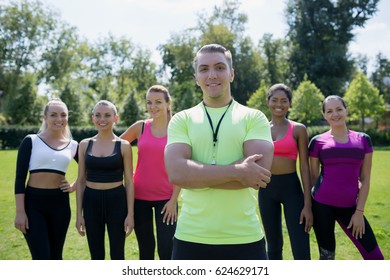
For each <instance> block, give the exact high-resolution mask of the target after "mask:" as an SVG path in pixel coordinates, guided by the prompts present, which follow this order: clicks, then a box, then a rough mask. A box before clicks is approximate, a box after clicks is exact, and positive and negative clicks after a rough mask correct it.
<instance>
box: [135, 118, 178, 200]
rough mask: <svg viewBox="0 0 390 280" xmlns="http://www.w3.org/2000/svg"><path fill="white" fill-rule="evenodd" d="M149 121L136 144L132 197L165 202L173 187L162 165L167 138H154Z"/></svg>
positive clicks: (169, 196) (146, 122)
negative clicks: (136, 154) (135, 165)
mask: <svg viewBox="0 0 390 280" xmlns="http://www.w3.org/2000/svg"><path fill="white" fill-rule="evenodd" d="M150 121H151V120H146V121H145V128H144V132H143V133H142V135H141V136H140V137H139V138H138V142H137V146H138V161H137V167H136V169H135V172H134V177H133V178H134V197H135V198H136V199H140V200H148V201H156V200H167V199H170V198H171V196H172V193H173V185H172V184H170V183H169V180H168V175H167V171H166V169H165V164H164V149H165V146H166V144H167V136H164V137H161V138H158V137H155V136H154V135H153V134H152V131H151V128H150V126H151V122H150Z"/></svg>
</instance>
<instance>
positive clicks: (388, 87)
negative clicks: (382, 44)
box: [371, 53, 390, 104]
mask: <svg viewBox="0 0 390 280" xmlns="http://www.w3.org/2000/svg"><path fill="white" fill-rule="evenodd" d="M386 78H387V79H389V78H390V60H389V59H388V58H386V57H385V56H384V55H383V54H382V53H379V54H378V55H377V56H376V65H375V70H374V72H373V73H372V75H371V81H372V83H373V84H374V86H375V87H376V88H377V89H379V93H380V94H381V95H383V97H384V99H385V102H386V103H388V104H390V84H386V83H385V79H386ZM387 83H389V82H387Z"/></svg>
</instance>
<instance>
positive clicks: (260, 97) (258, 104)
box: [246, 81, 271, 120]
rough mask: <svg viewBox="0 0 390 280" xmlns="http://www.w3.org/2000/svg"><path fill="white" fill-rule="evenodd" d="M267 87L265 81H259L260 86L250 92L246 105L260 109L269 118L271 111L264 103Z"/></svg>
mask: <svg viewBox="0 0 390 280" xmlns="http://www.w3.org/2000/svg"><path fill="white" fill-rule="evenodd" d="M268 88H269V87H268V86H267V85H266V84H265V81H261V83H260V87H259V88H258V90H256V91H255V93H253V94H252V96H251V97H250V98H249V100H248V102H247V104H246V105H247V106H248V107H251V108H255V109H258V110H260V111H262V112H263V113H264V114H265V115H266V116H267V119H269V120H270V119H271V112H270V110H269V107H268V105H267V103H266V100H267V92H268Z"/></svg>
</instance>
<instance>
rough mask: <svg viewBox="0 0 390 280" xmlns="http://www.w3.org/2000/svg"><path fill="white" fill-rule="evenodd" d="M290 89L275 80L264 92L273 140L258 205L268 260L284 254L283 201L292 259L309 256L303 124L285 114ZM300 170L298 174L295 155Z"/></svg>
mask: <svg viewBox="0 0 390 280" xmlns="http://www.w3.org/2000/svg"><path fill="white" fill-rule="evenodd" d="M291 100H292V93H291V90H290V89H289V88H288V87H287V86H285V85H284V84H275V85H273V86H272V87H271V88H270V89H269V91H268V96H267V104H268V106H269V109H270V111H271V114H272V119H271V121H270V125H271V133H272V139H273V141H274V158H273V161H272V167H271V173H272V177H271V182H270V183H269V184H268V186H267V188H263V189H260V190H259V207H260V213H261V217H262V220H263V224H264V230H265V235H266V239H267V254H268V258H269V259H271V260H275V259H276V260H281V259H282V258H283V234H282V213H281V211H282V210H281V209H282V207H281V206H282V205H283V209H284V216H285V219H286V225H287V229H288V233H289V237H290V243H291V247H292V253H293V256H294V259H298V260H308V259H310V242H309V234H308V233H309V231H310V229H311V227H312V224H313V215H312V211H311V196H310V173H309V162H308V150H307V144H308V135H307V131H306V127H305V126H304V125H303V124H301V123H298V122H294V121H291V120H289V119H288V118H287V114H288V110H289V109H290V107H291ZM298 155H299V172H300V177H301V180H302V184H303V192H302V187H301V182H300V180H299V177H298V174H297V169H296V166H297V156H298Z"/></svg>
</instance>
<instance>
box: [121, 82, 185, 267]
mask: <svg viewBox="0 0 390 280" xmlns="http://www.w3.org/2000/svg"><path fill="white" fill-rule="evenodd" d="M146 107H147V110H148V113H149V115H150V116H151V118H150V119H147V120H145V121H144V120H140V121H137V122H135V123H134V124H133V125H131V126H130V127H129V128H128V129H127V130H126V131H125V132H124V133H123V134H122V135H121V138H123V139H126V140H127V141H129V142H132V141H134V140H135V139H137V146H138V161H137V166H136V169H135V173H134V194H135V195H134V196H135V202H134V231H135V234H136V237H137V241H138V247H139V258H140V260H153V259H154V255H155V247H156V238H155V236H154V228H153V226H154V224H155V225H156V233H157V252H158V256H159V258H160V260H169V259H171V255H172V245H173V244H172V242H173V235H174V233H175V230H176V219H177V199H178V196H179V193H180V188H178V187H176V186H173V185H172V184H170V183H169V180H168V175H167V172H166V169H165V164H164V150H165V146H166V144H167V128H168V123H169V120H170V119H171V117H172V113H171V97H170V94H169V92H168V90H167V89H166V88H165V87H163V86H160V85H155V86H152V87H151V88H149V90H148V91H147V94H146ZM153 213H154V214H153ZM153 218H154V221H153Z"/></svg>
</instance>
